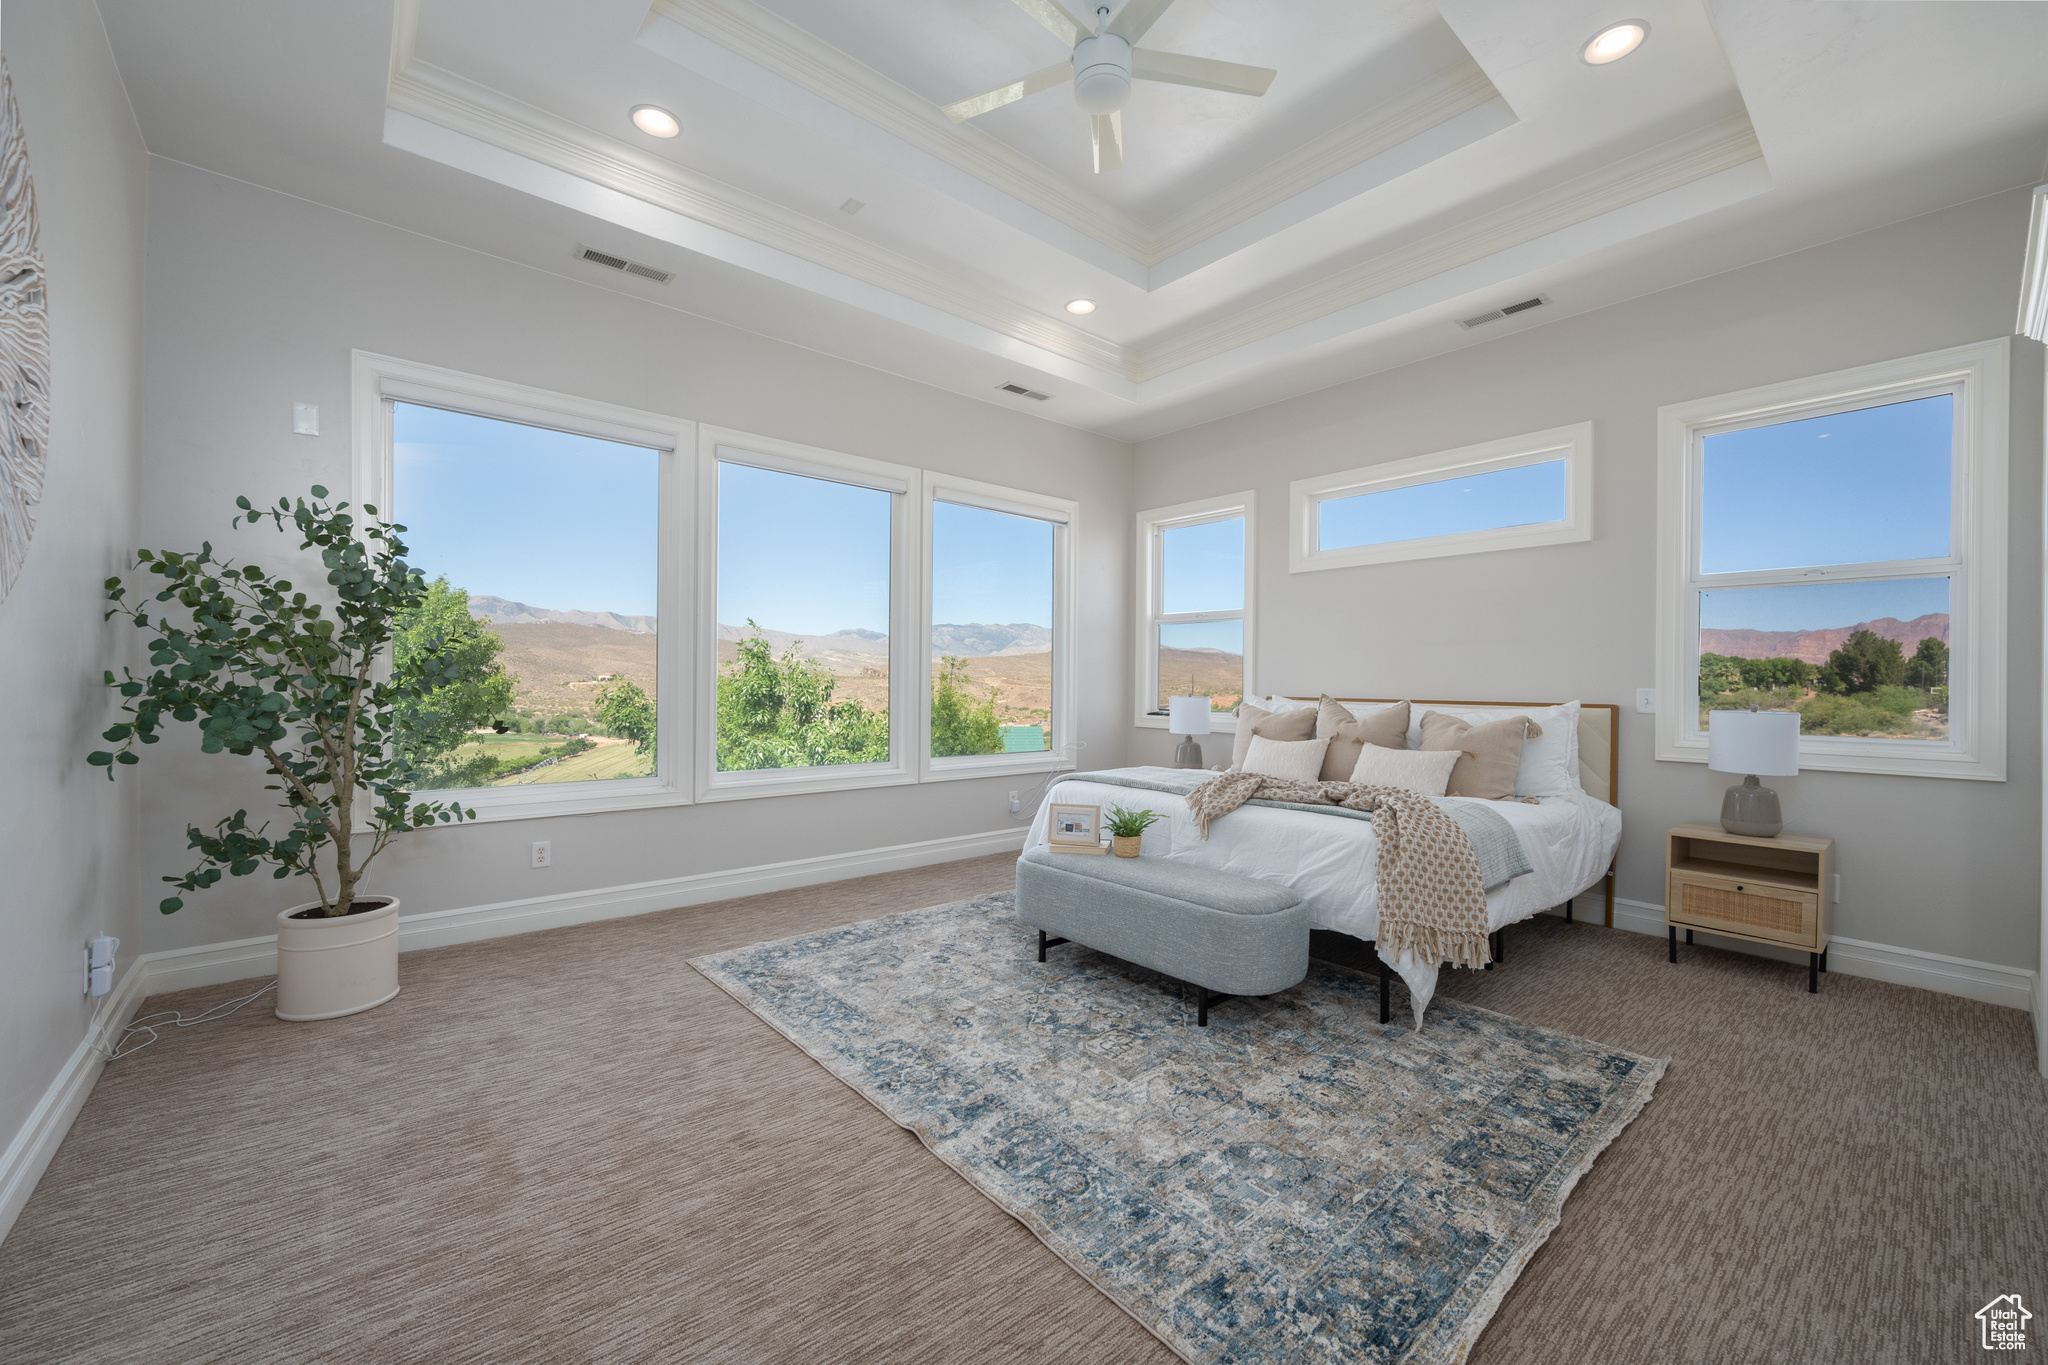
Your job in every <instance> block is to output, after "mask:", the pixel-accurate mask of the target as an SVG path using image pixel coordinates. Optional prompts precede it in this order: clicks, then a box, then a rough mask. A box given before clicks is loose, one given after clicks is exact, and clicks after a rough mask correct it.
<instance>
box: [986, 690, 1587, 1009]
mask: <svg viewBox="0 0 2048 1365" xmlns="http://www.w3.org/2000/svg"><path fill="white" fill-rule="evenodd" d="M1288 700H1290V701H1304V700H1305V701H1309V702H1311V703H1312V702H1313V701H1314V700H1315V699H1314V698H1307V699H1303V698H1290V699H1288ZM1338 700H1340V701H1342V702H1343V703H1344V704H1345V705H1346V706H1351V707H1375V706H1383V705H1388V704H1393V703H1390V702H1389V701H1387V700H1386V699H1381V698H1353V697H1344V698H1339V699H1338ZM1412 705H1413V715H1414V721H1413V725H1415V726H1419V725H1420V718H1421V714H1422V712H1423V711H1425V710H1428V709H1432V708H1436V709H1442V710H1446V711H1458V712H1487V711H1494V710H1498V711H1499V712H1500V713H1501V714H1508V713H1512V712H1515V711H1532V712H1533V711H1540V710H1547V709H1549V708H1551V707H1557V706H1569V705H1571V703H1559V702H1472V701H1430V700H1423V699H1419V698H1417V699H1414V700H1413V703H1412ZM1620 726H1621V712H1620V708H1619V707H1617V706H1613V705H1607V704H1588V703H1579V704H1578V723H1577V726H1576V727H1575V734H1574V738H1575V740H1576V755H1577V765H1576V767H1577V777H1578V785H1579V788H1580V790H1577V791H1571V792H1567V793H1565V794H1563V795H1551V796H1544V797H1542V798H1541V799H1540V801H1539V802H1538V803H1535V804H1525V803H1523V802H1519V801H1489V802H1485V803H1483V804H1485V805H1486V806H1487V807H1488V808H1489V809H1492V810H1494V811H1496V812H1498V813H1499V814H1500V815H1501V817H1502V818H1504V819H1505V820H1507V821H1508V823H1509V824H1510V825H1512V826H1513V827H1514V830H1515V832H1516V834H1517V835H1518V836H1519V837H1520V839H1521V841H1522V847H1523V850H1524V852H1525V853H1526V854H1527V855H1528V860H1529V863H1530V866H1531V870H1530V871H1529V872H1528V873H1526V874H1524V875H1522V876H1519V877H1515V878H1513V879H1512V880H1510V881H1508V882H1506V883H1504V884H1502V885H1500V886H1497V887H1494V888H1492V889H1491V890H1490V891H1489V892H1488V893H1487V898H1486V914H1487V929H1488V932H1489V933H1492V934H1495V935H1496V938H1495V943H1496V944H1497V945H1498V944H1499V943H1501V942H1502V938H1501V937H1500V934H1501V931H1503V930H1505V928H1506V927H1507V926H1508V925H1511V924H1516V923H1519V922H1521V921H1523V920H1526V919H1528V918H1529V917H1530V916H1531V915H1534V914H1537V913H1540V912H1542V911H1546V910H1550V909H1552V908H1553V907H1557V906H1567V907H1569V906H1570V905H1571V903H1572V902H1573V900H1574V899H1575V898H1576V897H1578V896H1581V895H1584V894H1585V893H1586V892H1588V891H1590V890H1592V889H1593V888H1594V887H1596V886H1603V885H1604V889H1605V902H1606V903H1605V911H1604V914H1605V921H1606V923H1607V924H1608V925H1609V926H1612V924H1613V923H1614V858H1615V850H1616V848H1617V847H1618V845H1619V843H1620V840H1621V811H1620V809H1619V807H1618V806H1617V805H1616V804H1615V778H1616V764H1615V754H1616V745H1617V740H1618V739H1619V733H1620ZM1416 733H1417V732H1416V731H1415V730H1413V729H1411V735H1410V740H1409V743H1410V747H1413V746H1414V744H1415V743H1416ZM1120 771H1121V772H1124V773H1128V774H1132V775H1134V776H1135V775H1139V774H1142V773H1143V772H1144V771H1145V770H1143V769H1126V770H1120ZM1447 799H1448V800H1457V799H1460V798H1447ZM1054 802H1062V803H1064V802H1080V803H1086V804H1090V805H1099V806H1101V807H1102V808H1103V809H1104V810H1107V809H1108V808H1109V807H1110V806H1112V805H1122V806H1126V807H1131V808H1134V809H1135V808H1140V807H1143V808H1149V809H1151V810H1155V811H1157V812H1159V814H1160V815H1161V816H1163V817H1164V818H1163V819H1162V820H1161V821H1160V822H1159V823H1158V824H1156V825H1154V826H1153V827H1152V828H1151V829H1149V830H1147V831H1146V833H1145V839H1144V856H1146V857H1153V858H1174V859H1181V860H1185V861H1187V862H1190V863H1193V864H1195V865H1197V866H1201V867H1210V868H1215V869H1217V870H1219V871H1224V872H1234V873H1236V874H1238V875H1239V876H1244V877H1251V878H1254V879H1257V880H1261V881H1271V882H1277V883H1280V884H1281V885H1284V886H1287V887H1289V888H1291V889H1293V890H1294V891H1295V892H1296V893H1297V894H1299V895H1300V896H1301V897H1302V898H1303V900H1304V902H1305V903H1306V904H1307V905H1308V907H1309V913H1310V918H1311V923H1312V924H1313V925H1314V927H1315V928H1316V929H1318V930H1321V931H1324V932H1323V933H1320V934H1318V935H1317V938H1318V940H1319V942H1326V941H1327V940H1328V936H1329V935H1332V934H1334V935H1341V936H1343V938H1342V939H1339V940H1337V943H1338V944H1340V945H1342V944H1344V941H1345V940H1350V941H1351V945H1350V946H1352V947H1353V948H1354V949H1355V951H1356V952H1357V953H1358V954H1365V953H1371V954H1372V955H1373V956H1378V954H1377V950H1376V949H1374V948H1373V947H1372V945H1373V942H1374V940H1375V938H1376V937H1377V933H1378V893H1377V887H1376V884H1375V878H1374V872H1375V862H1374V860H1375V850H1376V844H1375V841H1374V838H1373V831H1372V825H1371V824H1370V823H1369V822H1368V821H1365V820H1354V819H1337V818H1332V817H1330V816H1328V815H1320V814H1313V813H1309V812H1305V811H1299V810H1284V809H1277V808H1273V807H1268V806H1257V805H1248V806H1245V807H1243V808H1242V809H1240V810H1236V811H1233V812H1231V813H1230V814H1229V815H1227V816H1225V817H1224V818H1222V819H1220V820H1218V821H1216V822H1215V823H1214V824H1213V825H1212V826H1211V828H1210V831H1209V838H1208V839H1207V840H1206V841H1204V840H1203V839H1202V838H1201V836H1200V834H1199V833H1198V832H1197V831H1196V829H1195V824H1194V820H1193V818H1192V817H1191V816H1190V815H1189V813H1188V809H1187V802H1186V801H1185V800H1184V799H1183V798H1181V797H1179V796H1175V795H1172V794H1169V793H1163V792H1156V791H1149V790H1142V789H1136V788H1133V787H1131V786H1127V785H1122V784H1119V783H1117V782H1114V781H1104V780H1091V777H1090V775H1089V774H1086V773H1079V774H1076V775H1074V776H1072V777H1066V778H1062V779H1060V780H1058V781H1056V782H1054V783H1053V784H1052V785H1051V786H1050V788H1049V789H1048V790H1047V792H1046V797H1045V801H1044V802H1043V803H1042V804H1041V805H1040V807H1039V810H1038V814H1037V817H1036V818H1035V819H1034V821H1033V822H1032V826H1031V832H1030V834H1029V835H1028V836H1027V838H1026V841H1025V848H1026V849H1027V850H1029V849H1032V848H1037V847H1041V846H1043V845H1044V844H1045V843H1046V842H1047V840H1046V815H1047V810H1048V809H1049V807H1050V806H1051V805H1052V804H1053V803H1054ZM1568 913H1569V910H1568ZM1318 951H1319V953H1320V954H1321V955H1323V956H1330V957H1336V958H1338V959H1339V960H1344V959H1345V958H1346V957H1349V956H1351V955H1352V954H1350V953H1344V952H1326V951H1323V949H1322V948H1321V947H1319V949H1318ZM1495 955H1496V956H1500V955H1501V954H1500V953H1499V950H1498V948H1497V949H1496V954H1495ZM1381 960H1383V961H1385V963H1386V966H1387V967H1388V968H1390V969H1391V970H1392V971H1393V972H1394V973H1396V974H1398V975H1399V976H1400V977H1401V979H1402V980H1403V981H1404V982H1405V983H1406V984H1407V986H1408V990H1409V994H1410V999H1411V1002H1412V1005H1413V1009H1414V1016H1415V1023H1416V1026H1417V1027H1420V1026H1421V1022H1422V1016H1423V1013H1424V1011H1425V1010H1426V1009H1427V1008H1428V1006H1429V1001H1430V998H1431V996H1432V995H1434V994H1435V990H1436V980H1437V970H1438V964H1436V963H1434V962H1429V963H1423V962H1417V961H1414V960H1413V957H1412V954H1408V953H1403V954H1402V955H1401V960H1398V961H1397V960H1393V959H1386V958H1382V959H1381ZM1382 999H1383V1005H1382V1010H1383V1011H1384V1009H1385V1005H1384V997H1382Z"/></svg>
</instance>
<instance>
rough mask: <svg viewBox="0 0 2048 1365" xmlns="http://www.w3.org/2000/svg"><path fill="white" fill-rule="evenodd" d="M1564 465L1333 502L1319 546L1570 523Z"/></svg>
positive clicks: (1544, 465) (1339, 546)
mask: <svg viewBox="0 0 2048 1365" xmlns="http://www.w3.org/2000/svg"><path fill="white" fill-rule="evenodd" d="M1564 494H1565V470H1564V461H1563V460H1546V461H1545V462H1544V463H1542V464H1531V465H1520V466H1518V467H1516V468H1514V469H1496V470H1494V471H1492V472H1491V473H1487V474H1473V475H1470V476H1468V477H1465V478H1461V479H1439V480H1437V481H1436V482H1434V483H1418V484H1413V485H1410V486H1409V487H1407V488H1389V489H1384V490H1382V491H1380V492H1377V493H1359V494H1357V495H1355V496H1353V497H1348V498H1331V499H1330V500H1329V501H1327V502H1325V503H1324V504H1323V507H1322V516H1321V518H1320V522H1319V525H1320V534H1319V537H1318V541H1319V544H1320V547H1321V548H1322V549H1325V550H1338V549H1345V548H1348V547H1350V546H1353V545H1381V544H1384V543H1386V542H1387V541H1390V540H1417V539H1420V538H1422V537H1424V536H1448V535H1454V534H1456V533H1457V532H1460V531H1483V530H1490V529H1492V528H1494V527H1499V526H1528V525H1531V524H1533V523H1536V522H1542V521H1562V520H1564V513H1565V506H1564Z"/></svg>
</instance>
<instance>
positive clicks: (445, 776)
mask: <svg viewBox="0 0 2048 1365" xmlns="http://www.w3.org/2000/svg"><path fill="white" fill-rule="evenodd" d="M504 648H505V643H504V641H502V640H500V639H499V638H498V637H497V635H496V634H495V633H494V632H492V631H491V630H490V629H489V627H488V626H487V625H486V623H484V622H482V621H477V620H474V619H473V618H472V617H471V616H470V614H469V594H468V593H467V592H464V591H463V590H462V589H461V588H457V587H452V586H450V585H449V582H448V580H447V579H446V578H436V579H435V580H434V581H433V582H431V583H429V584H427V585H426V592H425V593H424V595H422V596H421V598H420V599H419V601H418V603H417V604H416V605H415V606H413V607H411V608H409V609H407V610H406V611H404V612H402V613H401V614H400V615H399V617H398V619H397V621H396V622H395V623H394V626H393V630H392V638H391V668H392V674H393V676H394V677H395V678H399V679H406V678H414V677H418V676H419V675H420V674H421V673H422V670H424V669H426V668H428V667H430V666H431V667H432V668H435V669H438V670H441V676H443V677H446V678H451V680H450V681H444V682H442V683H441V684H440V685H438V686H435V687H433V688H431V689H420V688H409V689H407V690H406V692H405V695H404V696H403V697H402V698H401V699H400V701H399V702H398V704H397V705H396V706H395V707H394V708H393V713H392V714H393V717H394V720H395V723H396V727H397V735H398V746H399V753H400V755H401V757H402V758H403V759H404V760H405V762H406V763H407V764H408V765H409V766H410V767H411V769H412V772H413V784H414V786H415V787H417V788H419V789H421V790H434V789H446V788H450V787H466V786H474V785H477V784H479V783H480V782H483V781H488V780H489V777H490V773H491V770H492V769H494V768H495V766H496V764H495V762H494V761H493V760H491V759H490V758H488V757H485V756H482V755H479V754H475V753H472V754H470V755H468V756H467V757H466V758H465V757H464V756H463V755H462V754H461V753H460V750H461V748H462V746H463V745H465V744H467V743H469V740H470V732H471V731H472V730H477V729H481V728H483V727H486V726H490V725H492V724H493V722H494V721H496V719H497V718H498V717H499V716H500V715H502V714H503V713H504V712H505V711H506V710H508V709H509V708H510V707H511V705H512V695H513V691H514V688H515V686H516V684H517V682H518V680H517V679H516V678H514V677H513V676H512V675H511V674H509V673H507V672H506V671H505V666H504V665H503V664H501V663H499V662H498V654H499V652H500V651H502V650H503V649H504Z"/></svg>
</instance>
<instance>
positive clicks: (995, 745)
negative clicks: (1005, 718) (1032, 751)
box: [932, 654, 1003, 758]
mask: <svg viewBox="0 0 2048 1365" xmlns="http://www.w3.org/2000/svg"><path fill="white" fill-rule="evenodd" d="M966 681H967V660H965V659H963V658H960V657H958V656H956V655H952V654H948V655H945V656H944V658H943V660H942V661H941V663H940V665H939V676H938V678H937V680H936V681H934V682H933V683H932V757H933V758H952V757H954V756H956V755H959V754H999V753H1001V752H1002V751H1003V726H1002V722H1001V721H999V720H997V719H996V697H997V689H996V688H993V687H991V688H990V689H989V691H988V696H987V697H985V698H983V699H982V700H981V701H980V702H976V701H975V700H974V698H973V696H972V695H970V694H969V693H968V692H967V690H966V688H965V687H964V686H963V684H965V683H966Z"/></svg>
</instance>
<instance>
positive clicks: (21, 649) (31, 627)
mask: <svg viewBox="0 0 2048 1365" xmlns="http://www.w3.org/2000/svg"><path fill="white" fill-rule="evenodd" d="M4 36H5V43H4V48H0V50H4V52H5V54H6V60H7V67H8V71H9V73H10V75H11V76H12V77H13V81H14V92H15V98H16V101H17V102H18V104H19V105H20V108H21V121H22V127H23V130H24V133H25V135H26V137H27V139H28V149H29V169H30V173H31V174H32V175H33V176H34V178H35V191H36V200H37V203H38V206H39V208H40V211H41V218H42V248H43V259H44V263H45V265H46V266H47V268H48V270H49V282H50V343H51V351H52V355H51V361H52V375H51V402H52V412H51V423H50V461H49V473H48V479H47V482H46V483H45V485H44V489H43V501H42V506H41V508H40V509H39V511H38V515H37V526H36V535H35V540H34V542H33V543H32V544H31V546H30V548H29V555H28V562H27V564H26V565H25V566H24V567H23V569H22V572H21V576H20V577H19V578H18V579H16V580H15V584H14V590H13V592H11V593H10V594H9V595H8V597H7V600H6V601H5V602H0V702H4V704H0V753H4V754H5V755H6V756H7V762H6V764H5V767H4V773H5V776H4V777H0V829H5V830H6V831H7V838H8V848H9V850H10V856H9V858H8V860H7V871H6V891H5V894H4V895H0V1146H5V1145H6V1144H7V1143H8V1142H9V1141H11V1140H13V1139H14V1138H15V1137H16V1135H17V1134H18V1133H19V1132H21V1131H22V1129H23V1125H24V1123H25V1122H26V1121H27V1120H28V1119H29V1117H30V1115H31V1114H32V1113H33V1112H34V1110H35V1107H36V1105H37V1102H38V1101H39V1100H40V1099H41V1098H42V1097H43V1095H44V1092H45V1090H46V1089H47V1088H48V1087H49V1086H50V1084H51V1082H52V1080H53V1079H55V1078H56V1077H57V1076H58V1073H59V1071H60V1070H61V1069H62V1068H63V1067H64V1065H65V1062H66V1060H67V1059H68V1058H69V1057H70V1056H71V1055H72V1053H73V1051H74V1049H76V1048H77V1046H78V1043H79V1040H80V1039H81V1038H83V1037H84V1035H85V1031H86V1026H87V1023H88V1022H89V1020H90V1018H91V1015H92V1004H91V1002H90V1001H89V1000H87V999H86V998H85V997H84V996H83V995H81V994H80V991H79V951H80V949H81V948H83V946H84V943H85V940H86V939H87V938H88V937H89V936H91V935H92V934H93V933H94V932H97V931H104V932H106V933H110V934H115V935H117V936H119V937H121V938H122V939H124V940H127V941H129V942H130V943H132V942H133V941H134V940H136V939H138V938H140V937H141V934H140V933H139V932H138V928H139V926H140V924H141V923H142V918H141V915H140V913H139V912H138V911H137V909H136V900H135V895H134V875H133V866H134V864H133V856H132V854H133V843H134V831H135V809H136V798H137V795H138V787H137V785H136V784H135V783H134V782H133V781H130V782H125V783H120V784H109V783H108V782H107V780H106V778H105V776H104V775H103V774H102V773H100V772H99V771H98V770H96V769H93V768H89V767H87V766H86V763H85V756H86V754H87V753H88V752H90V751H91V750H92V749H94V748H98V747H100V742H99V732H100V731H101V730H103V729H105V728H106V727H107V725H109V724H110V723H111V722H112V718H113V714H114V708H113V704H112V702H113V698H112V696H111V694H109V693H108V692H107V691H105V690H104V689H103V688H100V687H98V686H97V685H96V680H97V678H98V677H99V675H100V672H101V671H102V670H103V669H106V668H108V667H114V668H117V669H118V668H119V667H120V666H121V665H122V664H123V663H124V662H126V661H127V660H128V659H129V658H130V657H132V655H131V654H130V651H131V649H132V642H131V641H130V640H129V639H128V636H130V635H133V634H134V633H135V632H134V630H133V629H132V628H128V629H125V630H124V629H123V628H121V627H120V626H119V625H118V623H116V624H108V625H103V624H102V623H101V621H100V613H101V612H102V611H103V610H104V609H105V607H106V603H105V602H104V601H103V600H102V597H101V586H100V585H101V583H102V582H103V581H104V580H105V579H106V578H107V577H108V575H110V574H112V573H114V572H115V571H116V570H117V569H118V568H119V567H120V565H121V564H122V563H123V562H124V561H125V559H126V556H127V553H128V552H129V551H130V550H131V549H132V548H133V547H134V543H135V485H134V480H135V469H136V456H137V451H138V449H139V445H140V426H141V422H140V402H141V381H140V374H139V362H140V340H141V334H142V252H143V216H144V205H145V203H146V194H147V185H148V181H147V158H146V156H145V153H144V152H143V148H142V139H141V137H140V136H139V134H138V133H137V132H136V128H135V120H134V116H133V115H132V114H131V113H130V112H129V109H128V97H127V94H126V93H125V92H124V91H123V89H122V88H121V82H120V78H119V76H118V75H117V74H116V72H115V69H114V61H113V56H112V54H111V53H110V52H109V50H108V48H107V38H106V34H105V32H104V31H103V30H102V29H101V27H100V20H99V14H98V12H97V11H96V10H95V9H94V8H93V6H92V5H91V3H90V0H7V6H6V12H5V34H4ZM132 952H133V949H132V948H130V947H128V946H126V945H124V948H123V956H132ZM47 1158H48V1151H41V1152H40V1153H35V1152H30V1153H28V1154H27V1158H26V1159H28V1160H29V1161H30V1162H31V1163H36V1162H39V1161H41V1160H47ZM34 1169H35V1170H36V1171H39V1170H40V1165H39V1164H35V1166H34ZM0 1178H4V1179H7V1180H10V1181H12V1182H14V1183H13V1184H11V1185H9V1186H8V1187H7V1188H5V1189H0V1230H4V1229H5V1227H6V1226H7V1224H8V1223H10V1222H11V1221H12V1219H13V1216H14V1214H15V1212H16V1211H17V1207H18V1202H17V1201H18V1198H20V1197H25V1196H26V1194H27V1185H26V1183H24V1181H25V1180H32V1179H33V1172H32V1171H28V1170H24V1169H23V1168H21V1167H19V1166H15V1165H13V1164H12V1163H10V1164H9V1166H8V1167H7V1168H6V1169H4V1170H0Z"/></svg>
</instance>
